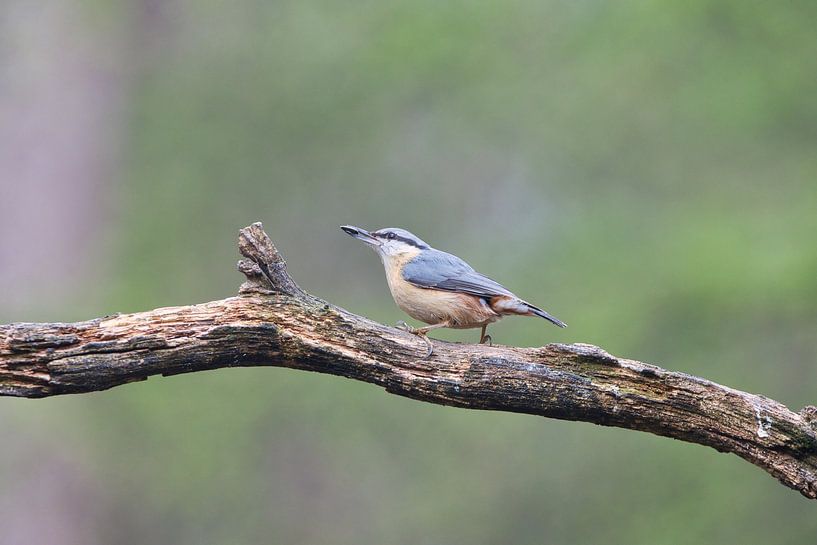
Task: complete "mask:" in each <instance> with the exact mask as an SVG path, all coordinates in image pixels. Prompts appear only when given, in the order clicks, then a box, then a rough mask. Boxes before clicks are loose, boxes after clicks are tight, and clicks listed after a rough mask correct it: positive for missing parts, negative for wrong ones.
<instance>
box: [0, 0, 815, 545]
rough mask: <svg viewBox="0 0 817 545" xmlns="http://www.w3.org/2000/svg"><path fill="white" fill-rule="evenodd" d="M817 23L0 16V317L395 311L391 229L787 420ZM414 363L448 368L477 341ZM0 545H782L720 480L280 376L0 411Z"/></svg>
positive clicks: (517, 326)
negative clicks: (244, 267)
mask: <svg viewBox="0 0 817 545" xmlns="http://www.w3.org/2000/svg"><path fill="white" fill-rule="evenodd" d="M816 22H817V4H815V3H814V2H813V1H806V0H803V1H796V0H795V1H791V2H784V3H779V2H777V3H775V2H760V1H756V0H749V1H747V0H741V1H737V0H728V1H724V0H683V1H681V0H670V1H667V0H664V1H657V0H654V1H629V0H625V1H621V2H601V1H589V0H576V1H553V0H549V1H544V2H433V1H423V0H411V1H396V2H364V1H360V2H354V3H342V2H317V1H301V2H267V1H263V0H254V1H237V2H194V1H184V0H170V1H159V0H141V1H130V2H123V1H119V2H101V1H97V0H88V1H79V2H71V1H69V0H45V1H42V2H29V1H27V0H5V1H4V2H3V3H2V5H0V170H1V171H0V321H1V322H9V321H73V320H80V319H86V318H90V317H94V316H99V315H104V314H108V313H113V312H117V311H120V312H131V311H138V310H146V309H150V308H154V307H158V306H170V305H180V304H188V303H195V302H202V301H208V300H213V299H219V298H223V297H226V296H230V295H233V294H235V293H236V290H237V287H238V285H239V283H240V282H241V277H240V275H239V274H238V273H237V272H236V271H235V267H234V263H235V261H236V260H237V257H238V256H237V250H236V244H235V240H236V235H237V230H238V229H239V228H240V227H243V226H245V225H247V224H249V223H251V222H253V221H258V220H260V221H263V222H264V225H265V227H266V229H267V231H268V232H269V233H270V235H271V236H272V238H273V239H274V241H275V242H276V243H277V244H278V246H279V248H280V249H281V251H282V252H283V253H284V255H285V256H286V258H287V259H288V261H289V263H290V272H291V273H292V274H293V276H294V277H295V278H296V280H297V281H298V282H299V283H300V284H301V285H302V286H303V287H304V288H305V289H307V290H308V291H310V292H312V293H314V294H316V295H318V296H320V297H322V298H325V299H327V300H330V301H332V302H334V303H336V304H338V305H340V306H342V307H344V308H346V309H348V310H350V311H353V312H356V313H359V314H363V315H366V316H370V317H372V318H374V319H376V320H379V321H381V322H384V323H394V322H396V321H397V320H399V319H402V318H404V316H403V315H402V313H401V312H400V311H399V310H398V309H397V308H396V307H395V306H394V304H393V303H392V301H391V298H390V297H389V294H388V290H387V287H386V283H385V280H384V278H383V273H382V269H381V265H380V263H379V262H378V260H377V258H376V257H375V256H374V255H373V254H372V253H371V252H370V251H368V250H367V249H366V248H364V247H363V245H361V244H358V243H356V242H355V241H353V240H351V239H349V237H347V236H345V235H344V234H343V233H342V232H341V231H340V230H339V229H338V225H340V224H345V223H354V224H358V225H361V226H364V227H369V228H377V227H384V226H401V227H405V228H408V229H410V230H411V231H413V232H415V233H417V234H418V235H419V236H421V237H423V238H424V239H426V240H427V241H429V242H430V243H431V244H432V245H434V246H437V247H439V248H442V249H446V250H449V251H452V252H454V253H456V254H458V255H460V256H461V257H463V258H465V259H467V260H468V261H469V262H471V263H472V264H473V265H474V266H475V267H476V268H478V269H479V270H481V271H483V272H485V273H487V274H489V275H490V276H493V277H495V278H497V279H499V280H501V281H502V282H503V283H505V284H506V285H508V286H509V287H510V288H511V289H513V290H514V291H516V292H517V293H518V294H520V295H521V296H523V297H525V298H528V299H530V300H532V301H534V302H536V303H537V304H541V305H542V306H543V307H545V308H546V309H548V310H549V311H551V312H552V313H554V314H555V315H556V316H558V317H560V318H562V319H563V320H565V321H567V322H568V323H569V324H570V328H568V329H567V330H558V329H557V328H555V327H551V326H549V325H548V324H546V323H544V322H542V321H539V320H527V319H508V320H506V321H504V322H502V323H500V324H498V325H496V326H495V327H493V328H492V329H493V331H492V334H493V336H494V339H495V340H496V341H497V342H500V343H503V344H513V345H526V346H537V345H542V344H545V343H548V342H572V341H578V342H589V343H594V344H599V345H601V346H603V347H605V348H606V349H607V350H609V351H610V352H613V353H615V354H619V355H624V356H627V357H632V358H636V359H641V360H645V361H649V362H655V363H657V364H659V365H662V366H664V367H667V368H670V369H674V370H679V371H684V372H687V373H692V374H696V375H701V376H704V377H707V378H710V379H712V380H715V381H718V382H722V383H725V384H728V385H730V386H733V387H736V388H740V389H743V390H748V391H751V392H759V393H763V394H765V395H768V396H770V397H773V398H775V399H778V400H780V401H782V402H784V403H786V404H787V405H789V406H790V407H792V408H793V409H795V410H799V409H800V408H801V407H802V406H803V405H805V404H809V403H814V402H817V366H815V362H816V361H817V339H816V338H815V332H816V331H817V244H815V242H816V241H817V151H816V150H817V100H816V98H817V33H815V23H816ZM438 337H441V338H446V339H451V340H458V341H465V342H474V341H475V340H476V339H477V338H478V331H464V332H462V331H459V332H443V333H440V334H439V335H438ZM0 445H1V447H0V543H2V544H3V545H6V544H14V545H17V544H27V543H37V544H42V545H49V544H52V543H53V544H60V545H65V544H82V545H94V544H109V543H117V544H123V545H127V544H167V543H174V544H182V545H184V544H205V543H206V544H211V543H212V544H234V543H281V544H347V543H348V544H392V543H394V544H411V545H417V544H443V543H445V544H460V543H461V544H469V545H475V544H489V543H520V544H536V543H550V544H560V543H627V544H649V545H655V544H663V543H745V544H754V543H757V544H760V543H763V544H768V543H797V544H801V543H810V542H813V540H814V539H815V536H817V516H815V511H814V505H813V503H810V502H808V501H807V500H805V499H804V498H802V497H801V496H800V495H799V494H797V493H796V492H794V491H791V490H788V489H786V488H784V487H783V486H781V485H779V484H778V483H777V482H776V481H774V480H773V479H772V478H770V477H769V476H768V475H766V474H765V473H763V472H762V471H760V470H758V469H756V468H754V467H752V466H750V465H749V464H747V463H745V462H743V461H741V460H739V459H738V458H736V457H734V456H728V455H721V454H718V453H716V452H715V451H713V450H709V449H705V448H701V447H698V446H693V445H688V444H685V443H681V442H677V441H672V440H669V439H664V438H658V437H654V436H650V435H646V434H640V433H634V432H628V431H623V430H617V429H607V428H600V427H596V426H592V425H589V424H583V423H565V422H559V421H553V420H546V419H542V418H537V417H532V416H522V415H514V414H501V413H489V412H471V411H465V410H460V409H453V408H447V407H439V406H432V405H427V404H422V403H418V402H415V401H410V400H407V399H402V398H399V397H395V396H391V395H388V394H386V393H385V392H384V391H382V390H381V389H379V388H376V387H373V386H369V385H364V384H360V383H355V382H352V381H348V380H343V379H339V378H335V377H329V376H322V375H315V374H308V373H304V372H298V371H291V370H285V369H274V368H262V369H230V370H221V371H214V372H207V373H197V374H193V375H186V376H185V375H182V376H176V377H172V378H153V379H150V380H148V381H147V382H143V383H138V384H132V385H128V386H124V387H120V388H116V389H114V390H112V391H108V392H102V393H96V394H91V395H83V396H76V397H65V398H54V399H46V400H39V401H26V400H15V399H0Z"/></svg>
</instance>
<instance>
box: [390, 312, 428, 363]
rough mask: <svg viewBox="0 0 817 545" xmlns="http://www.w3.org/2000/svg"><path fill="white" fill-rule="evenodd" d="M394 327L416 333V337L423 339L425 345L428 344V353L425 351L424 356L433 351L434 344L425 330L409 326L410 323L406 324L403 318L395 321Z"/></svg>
mask: <svg viewBox="0 0 817 545" xmlns="http://www.w3.org/2000/svg"><path fill="white" fill-rule="evenodd" d="M395 327H396V328H397V329H402V330H403V331H406V332H408V333H411V334H412V335H417V336H418V337H420V338H421V339H423V342H425V343H426V346H428V353H426V355H425V357H426V358H429V357H431V354H433V353H434V345H433V344H431V339H429V338H428V336H427V335H426V334H425V331H423V330H421V329H417V328H416V327H411V326H410V325H408V324H407V323H406V322H404V321H403V320H400V321H399V322H397V323H396V324H395Z"/></svg>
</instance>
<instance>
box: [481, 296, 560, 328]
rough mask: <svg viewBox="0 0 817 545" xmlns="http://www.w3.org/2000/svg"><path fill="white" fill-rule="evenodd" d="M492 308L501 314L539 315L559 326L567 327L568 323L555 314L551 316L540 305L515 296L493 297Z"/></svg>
mask: <svg viewBox="0 0 817 545" xmlns="http://www.w3.org/2000/svg"><path fill="white" fill-rule="evenodd" d="M491 308H492V309H493V310H494V311H496V312H498V313H500V314H521V315H522V316H539V317H540V318H544V319H545V320H547V321H548V322H550V323H552V324H554V325H557V326H559V327H567V324H566V323H564V322H563V321H561V320H560V319H559V318H556V317H555V316H551V315H550V314H548V313H547V312H545V311H544V310H542V309H541V308H539V307H535V306H533V305H531V304H530V303H528V302H527V301H523V300H522V299H518V298H516V297H514V296H502V297H495V298H493V299H491Z"/></svg>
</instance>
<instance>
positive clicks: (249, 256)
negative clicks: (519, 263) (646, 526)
mask: <svg viewBox="0 0 817 545" xmlns="http://www.w3.org/2000/svg"><path fill="white" fill-rule="evenodd" d="M239 246H240V249H241V253H242V254H243V255H244V256H245V257H246V259H245V260H242V261H241V262H239V270H241V271H242V272H243V273H244V274H245V275H246V276H247V282H245V283H244V285H243V286H242V288H241V292H240V293H241V295H240V296H239V297H233V298H229V299H224V300H221V301H213V302H210V303H203V304H199V305H191V306H184V307H172V308H160V309H156V310H151V311H148V312H140V313H135V314H121V315H115V316H108V317H104V318H98V319H95V320H90V321H87V322H77V323H68V324H65V323H53V324H26V323H19V324H10V325H2V326H0V395H7V396H20V397H44V396H51V395H56V394H70V393H82V392H92V391H97V390H104V389H107V388H111V387H113V386H117V385H120V384H125V383H128V382H133V381H138V380H144V379H146V378H147V377H149V376H151V375H159V374H161V375H172V374H178V373H187V372H194V371H202V370H206V369H216V368H220V367H235V366H261V365H264V366H278V367H291V368H296V369H304V370H308V371H315V372H319V373H329V374H333V375H339V376H344V377H348V378H353V379H356V380H361V381H364V382H370V383H372V384H377V385H379V386H382V387H383V388H385V389H386V390H387V391H388V392H391V393H394V394H398V395H402V396H406V397H410V398H414V399H418V400H422V401H427V402H430V403H437V404H442V405H454V406H457V407H465V408H472V409H489V410H501V411H511V412H521V413H529V414H537V415H541V416H547V417H551V418H559V419H563V420H581V421H585V422H593V423H596V424H601V425H605V426H617V427H621V428H629V429H634V430H641V431H646V432H650V433H654V434H657V435H663V436H667V437H673V438H676V439H680V440H682V441H688V442H691V443H698V444H701V445H706V446H710V447H712V448H714V449H717V450H718V451H721V452H731V453H734V454H737V455H738V456H740V457H741V458H744V459H745V460H748V461H749V462H751V463H753V464H755V465H757V466H759V467H761V468H763V469H764V470H766V471H767V472H768V473H770V474H771V475H773V476H774V477H776V478H777V479H778V480H779V481H780V482H782V483H783V484H785V485H786V486H789V487H791V488H793V489H795V490H798V491H800V493H802V494H803V495H804V496H806V497H808V498H812V499H813V498H817V408H815V407H812V406H809V407H806V408H805V409H803V410H802V411H801V412H800V413H796V412H793V411H791V410H789V409H788V408H787V407H786V406H784V405H782V404H781V403H778V402H777V401H774V400H772V399H769V398H766V397H763V396H760V395H755V394H750V393H746V392H741V391H738V390H734V389H731V388H728V387H726V386H721V385H719V384H716V383H714V382H710V381H708V380H705V379H702V378H698V377H694V376H690V375H686V374H683V373H675V372H671V371H667V370H664V369H661V368H660V367H656V366H654V365H649V364H646V363H640V362H637V361H633V360H626V359H622V358H617V357H614V356H611V355H610V354H608V353H607V352H605V351H603V350H602V349H600V348H598V347H595V346H591V345H586V344H570V345H564V344H550V345H547V346H544V347H541V348H512V347H505V346H493V347H488V346H481V345H464V344H456V343H447V342H443V341H435V350H434V355H433V356H432V357H430V358H428V359H425V358H424V355H425V352H426V346H425V344H424V343H423V341H421V340H420V339H418V338H417V337H415V336H413V335H410V334H407V333H405V332H403V331H400V330H398V329H394V328H391V327H386V326H383V325H381V324H378V323H375V322H372V321H371V320H367V319H365V318H362V317H360V316H356V315H354V314H351V313H349V312H347V311H345V310H343V309H341V308H338V307H335V306H333V305H330V304H328V303H326V302H324V301H321V300H320V299H317V298H315V297H313V296H311V295H309V294H306V293H305V292H303V291H302V290H301V289H300V288H299V287H298V286H297V284H295V282H294V281H293V280H292V279H291V278H290V277H289V275H288V274H287V272H286V264H285V262H284V260H283V259H282V258H281V256H280V254H279V253H278V251H277V250H276V248H275V246H274V245H273V244H272V242H271V241H270V240H269V238H268V237H267V235H266V233H264V231H263V229H262V226H261V224H259V223H256V224H253V225H251V226H249V227H246V228H244V229H242V230H241V234H240V237H239Z"/></svg>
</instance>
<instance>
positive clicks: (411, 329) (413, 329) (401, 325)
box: [394, 320, 417, 334]
mask: <svg viewBox="0 0 817 545" xmlns="http://www.w3.org/2000/svg"><path fill="white" fill-rule="evenodd" d="M394 327H396V328H397V329H402V330H403V331H407V332H409V333H414V334H417V328H416V327H411V326H410V325H408V324H407V323H406V322H404V321H403V320H400V321H399V322H397V323H396V324H394Z"/></svg>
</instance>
